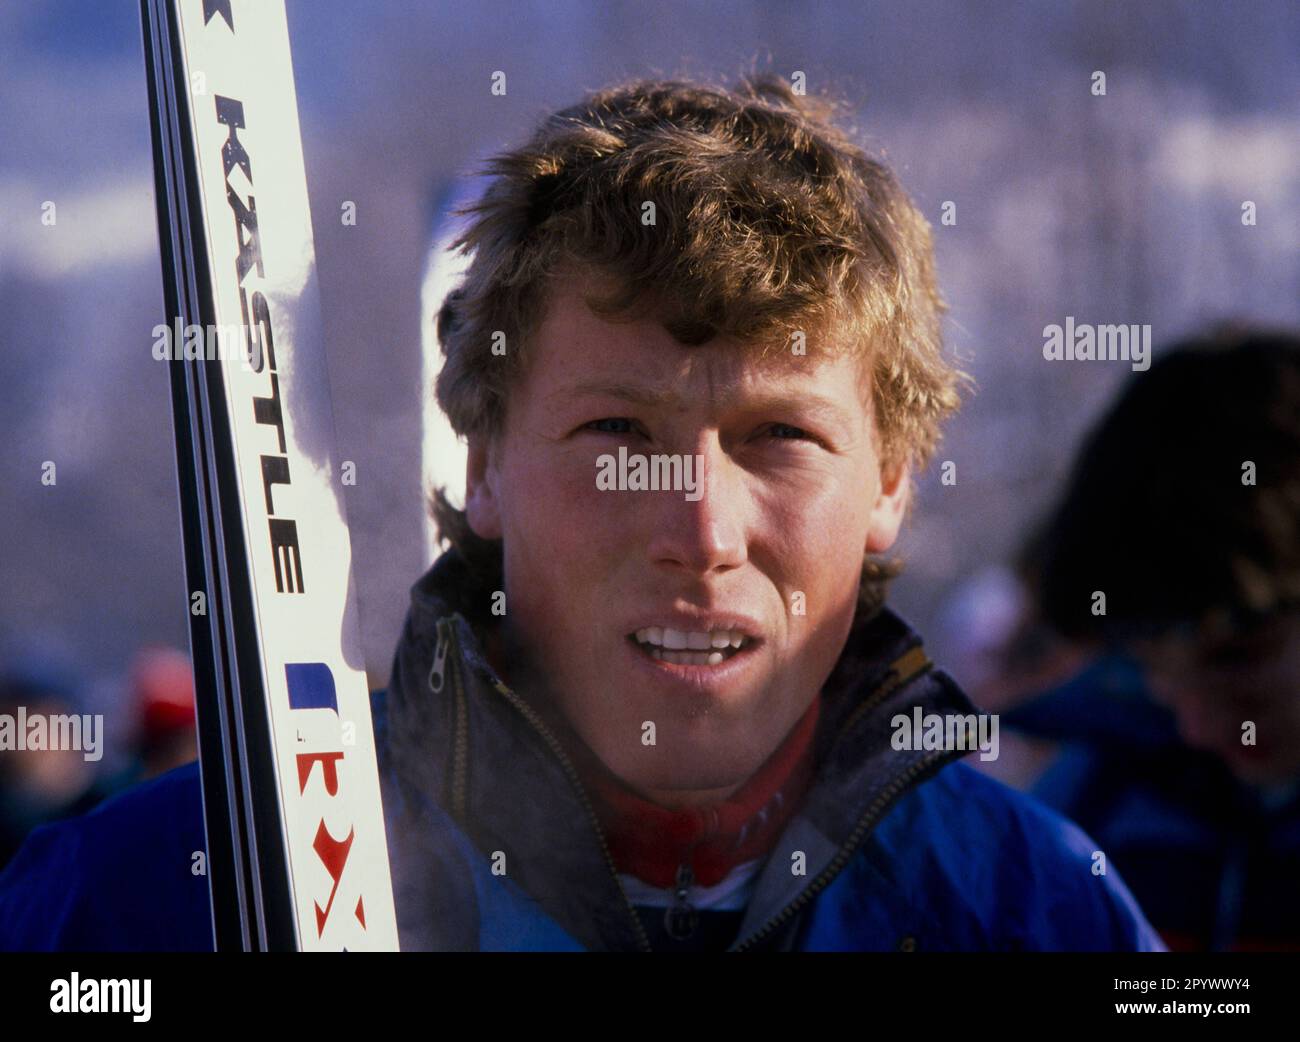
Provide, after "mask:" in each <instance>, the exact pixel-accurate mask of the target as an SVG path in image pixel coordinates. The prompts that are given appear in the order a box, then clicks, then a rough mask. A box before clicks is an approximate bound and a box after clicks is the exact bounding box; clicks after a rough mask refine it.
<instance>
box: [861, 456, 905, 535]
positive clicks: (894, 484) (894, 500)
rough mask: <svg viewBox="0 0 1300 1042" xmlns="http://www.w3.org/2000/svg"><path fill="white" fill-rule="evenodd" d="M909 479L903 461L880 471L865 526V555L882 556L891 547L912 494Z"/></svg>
mask: <svg viewBox="0 0 1300 1042" xmlns="http://www.w3.org/2000/svg"><path fill="white" fill-rule="evenodd" d="M911 476H912V468H911V467H910V466H909V465H908V463H907V461H906V459H903V460H899V461H898V462H897V463H893V464H890V465H889V466H888V467H882V468H881V471H880V494H879V495H878V496H877V497H876V502H875V503H874V504H873V506H872V507H871V514H870V515H869V521H868V527H867V553H869V554H883V553H884V552H885V551H886V550H888V549H889V548H890V547H891V546H893V545H894V540H895V539H897V538H898V530H899V529H900V528H902V526H903V516H904V515H905V514H906V513H907V504H908V500H909V498H910V497H911V493H912V482H911Z"/></svg>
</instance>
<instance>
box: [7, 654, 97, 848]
mask: <svg viewBox="0 0 1300 1042" xmlns="http://www.w3.org/2000/svg"><path fill="white" fill-rule="evenodd" d="M78 701H79V700H78V698H77V695H76V688H75V684H74V682H72V681H71V680H70V679H68V678H65V677H61V676H58V675H56V673H55V671H53V670H51V669H48V668H43V667H42V666H40V665H25V664H18V665H13V666H11V667H10V668H9V669H8V670H7V671H6V672H5V674H4V675H3V676H2V677H0V716H4V717H7V718H9V719H11V720H12V719H16V718H17V717H18V715H19V712H20V710H22V711H24V713H25V715H26V716H27V717H29V718H32V717H37V716H43V717H46V718H49V717H55V716H62V715H64V714H71V713H77V712H79V711H80V707H79V705H78ZM98 768H99V763H98V762H96V761H92V760H87V759H86V757H85V756H84V755H83V754H82V752H81V751H80V750H76V749H47V748H40V749H29V748H22V749H19V748H13V749H10V748H4V749H0V866H3V865H4V864H5V863H6V862H8V860H9V859H10V858H11V857H12V856H13V854H14V852H15V851H16V850H17V849H18V847H19V845H20V844H21V843H22V841H23V839H24V838H25V837H26V835H27V833H28V832H30V831H31V830H32V829H33V828H35V827H36V826H37V825H40V824H43V823H44V822H47V821H55V820H57V819H59V818H65V817H70V816H73V815H76V814H81V813H83V812H85V811H87V810H89V809H90V808H91V807H93V806H94V805H95V804H96V803H98V802H99V801H100V800H101V799H103V798H104V796H106V795H107V790H106V789H105V788H104V786H103V783H102V779H101V778H100V776H99V770H98Z"/></svg>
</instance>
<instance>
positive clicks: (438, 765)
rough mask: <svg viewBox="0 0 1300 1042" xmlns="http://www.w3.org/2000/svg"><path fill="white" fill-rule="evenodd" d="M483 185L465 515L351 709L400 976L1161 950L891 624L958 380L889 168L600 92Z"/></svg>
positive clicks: (470, 340)
mask: <svg viewBox="0 0 1300 1042" xmlns="http://www.w3.org/2000/svg"><path fill="white" fill-rule="evenodd" d="M489 173H490V174H491V181H490V183H489V185H488V187H487V189H486V191H485V192H484V194H483V195H482V196H481V198H480V199H479V201H478V202H477V203H475V204H474V205H473V206H471V207H470V208H469V210H468V215H469V216H470V217H471V221H470V223H469V225H468V229H467V231H466V232H465V234H464V236H463V237H462V238H461V239H460V240H459V241H458V243H457V244H456V245H457V246H458V247H459V248H461V249H463V250H464V251H465V252H466V253H467V254H468V255H469V257H470V263H469V267H468V270H467V273H466V275H465V277H464V279H463V282H462V283H461V285H460V286H459V287H458V289H457V290H456V291H454V292H453V293H452V294H451V295H450V296H449V298H448V299H447V301H446V303H445V305H444V306H443V308H442V309H441V312H440V314H439V315H438V316H437V324H438V334H439V338H440V341H441V344H442V347H443V352H444V356H445V361H444V365H443V368H442V371H441V373H440V375H439V377H438V381H437V388H436V390H437V397H438V402H439V404H440V405H441V407H442V409H443V410H444V411H445V413H446V414H447V416H448V417H449V419H450V421H451V424H452V426H453V428H454V429H455V430H456V432H457V433H458V434H459V435H461V436H463V437H464V438H465V439H466V440H467V444H468V465H467V471H466V485H465V498H464V506H463V508H457V507H455V506H454V505H453V504H452V502H451V500H450V499H449V498H448V497H447V496H446V495H445V494H444V492H443V490H441V489H439V490H435V491H434V494H433V496H432V500H431V510H432V514H433V517H434V519H435V521H436V523H437V524H438V528H439V532H440V535H441V536H442V537H443V538H444V540H445V541H446V542H447V544H448V548H447V550H446V552H445V553H444V554H443V555H442V556H441V557H440V558H439V560H438V561H437V562H435V564H434V566H433V567H432V568H431V569H430V570H429V572H428V573H427V574H426V575H425V576H424V577H423V578H421V579H420V580H419V582H417V583H416V584H415V586H414V587H413V589H412V605H411V609H410V613H409V615H408V617H407V621H406V625H405V629H404V632H403V634H402V638H401V642H400V644H399V646H398V649H397V654H396V657H395V662H394V670H393V675H392V680H391V683H390V685H389V687H388V690H387V691H386V692H384V693H382V694H381V695H379V696H376V699H375V703H376V721H377V723H376V727H377V739H378V742H377V744H378V748H379V753H380V761H381V769H382V772H383V779H384V802H385V812H386V815H387V816H388V819H389V836H390V854H391V860H392V864H393V875H394V881H395V887H396V899H397V909H398V919H399V928H400V931H401V939H402V945H403V947H404V948H439V949H458V950H465V949H474V950H485V949H578V950H642V951H677V950H718V951H721V950H758V949H784V950H791V949H798V950H812V949H823V950H824V949H886V950H904V951H910V950H914V949H919V950H941V949H949V950H951V949H1024V948H1041V949H1126V950H1134V949H1159V948H1160V942H1159V940H1158V939H1157V938H1156V937H1155V936H1154V934H1153V933H1152V932H1151V930H1150V928H1149V927H1148V926H1147V924H1146V922H1145V920H1144V919H1143V917H1142V914H1141V912H1140V911H1139V910H1138V908H1137V907H1136V905H1135V903H1134V902H1133V900H1132V898H1131V896H1130V895H1129V893H1128V891H1127V890H1126V889H1125V887H1124V884H1123V883H1122V882H1121V881H1120V880H1119V879H1118V878H1117V877H1116V875H1115V874H1114V872H1113V871H1112V872H1110V873H1109V874H1108V873H1107V872H1106V871H1105V868H1104V858H1102V857H1101V855H1100V852H1098V851H1095V849H1094V844H1093V843H1092V842H1091V840H1089V839H1088V838H1087V837H1086V836H1085V835H1084V834H1083V833H1082V832H1080V831H1079V830H1078V829H1077V828H1075V827H1074V826H1073V825H1071V824H1069V823H1068V822H1066V821H1065V820H1064V819H1062V818H1059V817H1057V816H1055V815H1054V814H1053V813H1051V812H1050V811H1048V810H1047V809H1046V808H1044V807H1042V806H1041V805H1039V804H1036V803H1034V802H1033V801H1031V800H1029V799H1027V798H1025V797H1023V796H1021V795H1019V794H1017V793H1015V792H1013V791H1011V790H1009V789H1007V788H1005V787H1004V786H1001V785H999V784H998V783H996V782H994V781H992V780H990V779H989V778H987V777H986V776H984V775H981V774H979V773H978V772H976V771H975V770H973V769H971V768H969V767H967V766H965V765H962V764H958V763H956V762H954V761H956V760H958V759H959V758H960V757H962V756H963V755H965V753H967V752H969V751H971V749H972V748H973V747H975V745H976V744H977V743H978V747H979V749H980V752H981V756H984V757H985V758H989V757H990V756H995V755H996V734H997V731H996V720H993V721H992V724H993V726H992V727H991V728H990V727H989V726H987V725H988V723H989V720H987V719H981V718H980V716H979V714H978V712H977V710H976V709H975V707H974V706H972V705H971V704H970V702H969V700H968V699H967V698H966V696H965V695H964V694H962V692H961V691H960V690H959V689H958V688H957V686H956V685H955V684H954V683H953V681H952V680H951V679H950V678H948V677H947V676H946V675H945V674H944V673H942V672H940V671H938V670H937V669H935V668H933V667H932V664H931V663H930V661H929V660H928V659H927V657H926V656H925V654H924V652H923V650H922V648H921V644H920V640H919V638H918V637H917V636H916V635H915V634H914V633H912V632H911V630H910V629H909V628H908V627H907V626H906V625H905V624H904V623H903V622H902V621H901V620H900V619H899V618H898V617H897V616H896V615H894V614H893V613H892V612H891V611H890V610H889V609H888V608H887V607H885V604H884V601H885V593H886V587H887V583H888V580H889V579H890V577H891V575H892V574H893V572H894V571H895V568H894V566H893V565H891V564H890V563H889V562H887V561H886V560H884V559H883V558H882V556H881V555H884V554H886V553H887V552H888V551H889V549H890V547H891V546H892V544H893V543H894V540H895V538H896V536H897V533H898V531H899V528H900V525H901V524H902V522H903V519H904V516H905V514H906V511H907V506H908V500H909V495H910V491H911V481H912V476H913V474H914V473H915V472H916V471H917V470H918V469H919V468H920V467H922V466H924V465H925V463H926V462H927V460H928V459H929V457H930V456H931V454H932V452H933V450H934V448H935V445H936V443H937V441H938V438H939V431H940V426H941V423H942V421H943V420H944V418H945V417H946V416H948V415H949V414H950V413H951V412H952V411H953V410H954V409H955V408H956V407H957V404H958V390H959V388H960V386H961V384H962V381H963V377H962V375H961V374H960V373H959V372H957V371H956V370H955V369H954V368H953V366H952V365H951V364H950V363H949V362H948V361H947V359H946V358H945V356H944V353H943V349H942V342H941V329H940V321H941V314H942V310H943V305H942V301H941V298H940V295H939V292H938V289H937V286H936V282H935V276H934V271H933V260H932V249H931V243H930V235H929V228H928V225H927V223H926V221H925V219H924V218H923V217H922V216H921V214H920V213H919V212H918V211H917V210H916V209H915V207H914V206H913V205H912V203H911V202H910V201H909V200H908V198H907V196H906V195H905V194H904V193H903V191H902V190H901V188H900V187H899V186H898V184H897V182H896V181H895V179H894V176H893V174H892V173H891V172H890V171H889V170H888V169H887V168H886V167H885V166H884V165H882V164H881V163H880V162H878V161H876V160H874V159H872V158H871V157H869V156H868V155H867V154H865V153H864V152H863V151H862V150H861V149H860V148H859V147H858V146H857V145H855V144H854V143H853V141H852V140H851V138H850V137H849V135H848V134H847V133H846V132H844V131H843V130H841V129H839V128H838V127H837V125H836V122H835V111H834V108H833V106H831V105H830V104H829V103H826V102H823V101H819V100H816V99H813V98H810V97H805V96H802V95H798V94H796V93H795V92H794V91H793V90H791V88H790V87H789V85H787V84H785V83H783V82H782V81H780V80H777V79H775V78H772V77H760V78H756V79H752V80H748V81H745V82H743V83H742V84H741V85H740V86H739V87H738V88H736V89H734V90H727V89H719V88H714V87H710V86H705V85H699V84H689V83H681V82H641V83H632V84H627V85H622V86H617V87H614V88H611V89H607V90H603V91H600V92H597V93H595V94H593V95H591V96H589V97H587V98H586V99H584V100H583V101H582V102H581V103H580V104H578V105H575V106H573V107H571V108H568V109H565V110H563V111H560V112H557V113H555V114H553V115H551V116H550V117H549V118H547V119H546V120H544V121H543V123H542V124H541V126H540V127H539V128H538V129H537V131H536V132H535V133H534V134H533V135H532V137H531V138H530V139H529V140H528V141H527V142H525V143H524V144H523V145H522V146H521V147H519V148H516V149H513V150H511V151H508V152H505V153H504V154H502V155H499V156H498V157H496V158H495V159H494V160H493V161H492V163H491V165H490V170H489ZM977 721H978V723H979V726H975V725H976V722H977ZM954 723H956V724H957V726H954ZM976 734H978V735H979V738H978V739H976V737H975V736H976ZM990 734H991V735H992V737H993V744H992V745H991V746H989V745H987V744H986V743H985V739H987V738H988V736H989V735H990ZM966 739H969V741H967V740H966ZM191 784H192V786H193V788H194V789H195V793H194V801H195V803H196V804H197V775H195V776H194V780H193V781H192V783H191ZM194 818H195V821H196V822H197V821H198V820H199V815H198V814H197V812H196V813H195V815H194ZM1098 866H1101V867H1100V869H1099V868H1098ZM11 885H13V884H12V883H11ZM4 911H5V905H4V899H3V898H2V897H0V924H3V922H4ZM2 929H3V927H2V926H0V930H2ZM194 929H195V931H196V932H197V931H198V929H199V927H198V926H195V928H194ZM62 939H64V938H55V942H56V943H57V942H59V941H61V940H62Z"/></svg>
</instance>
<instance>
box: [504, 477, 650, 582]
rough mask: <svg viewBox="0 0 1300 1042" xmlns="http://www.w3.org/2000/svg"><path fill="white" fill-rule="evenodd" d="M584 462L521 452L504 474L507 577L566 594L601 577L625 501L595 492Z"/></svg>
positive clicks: (614, 544) (613, 549)
mask: <svg viewBox="0 0 1300 1042" xmlns="http://www.w3.org/2000/svg"><path fill="white" fill-rule="evenodd" d="M588 457H589V458H584V457H580V456H579V455H578V454H576V453H574V454H570V453H563V454H547V453H541V452H536V453H528V452H519V453H516V454H515V455H514V457H513V458H512V460H511V463H510V465H509V466H507V467H506V468H505V469H504V470H503V472H502V483H503V486H504V487H505V488H507V489H508V490H509V492H508V495H507V496H505V497H504V498H505V506H504V508H503V510H502V514H503V527H504V535H505V543H506V547H507V552H506V559H507V567H508V570H509V571H512V572H513V573H514V574H516V575H521V574H523V573H526V574H527V575H528V576H529V578H535V579H537V580H538V581H539V582H541V583H544V584H545V586H546V588H549V589H559V588H569V587H571V586H574V585H576V584H577V582H578V580H579V579H580V577H582V576H584V575H587V574H589V573H597V572H600V571H601V570H602V569H603V568H604V564H605V562H606V560H607V558H608V557H609V555H610V554H611V553H614V552H616V550H617V540H618V539H619V535H620V533H621V532H622V531H623V526H622V525H621V524H620V523H619V517H618V510H619V507H620V504H621V503H622V502H624V500H625V498H626V497H620V496H618V495H616V494H611V493H608V492H602V491H600V490H599V489H597V488H596V464H595V459H594V455H592V454H588ZM583 581H584V582H585V580H583Z"/></svg>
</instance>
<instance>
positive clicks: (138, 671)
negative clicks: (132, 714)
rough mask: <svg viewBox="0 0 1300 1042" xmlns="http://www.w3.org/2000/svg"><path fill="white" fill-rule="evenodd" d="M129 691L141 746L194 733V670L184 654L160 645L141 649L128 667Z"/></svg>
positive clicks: (188, 658)
mask: <svg viewBox="0 0 1300 1042" xmlns="http://www.w3.org/2000/svg"><path fill="white" fill-rule="evenodd" d="M131 690H132V692H133V693H134V696H135V703H136V709H137V712H138V713H139V720H140V741H141V742H142V743H143V744H144V745H146V746H148V745H153V744H155V743H156V742H159V741H162V740H165V739H167V738H169V737H171V736H172V735H175V734H176V733H178V732H181V731H188V730H193V729H194V670H193V669H192V668H191V666H190V657H189V656H188V655H187V654H185V652H183V651H179V650H177V649H176V648H169V647H165V646H162V645H154V646H149V647H145V648H141V649H140V651H139V652H138V653H137V655H136V657H135V660H134V661H133V662H132V663H131Z"/></svg>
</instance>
